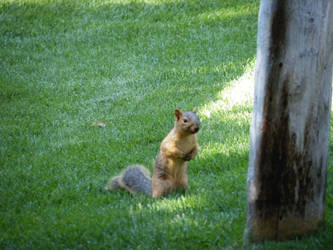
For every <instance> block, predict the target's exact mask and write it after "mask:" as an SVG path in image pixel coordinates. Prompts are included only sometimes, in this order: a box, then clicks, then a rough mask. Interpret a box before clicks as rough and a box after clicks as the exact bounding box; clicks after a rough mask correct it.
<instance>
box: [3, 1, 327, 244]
mask: <svg viewBox="0 0 333 250" xmlns="http://www.w3.org/2000/svg"><path fill="white" fill-rule="evenodd" d="M258 6H259V2H258V1H254V0H248V1H243V0H238V1H234V0H225V1H210V0H191V1H182V0H147V1H139V0H137V1H125V0H124V1H121V0H118V1H116V0H109V1H107V0H104V1H103V0H100V1H98V0H95V1H83V0H81V1H80V0H75V1H65V0H63V1H61V0H21V1H19V0H2V1H0V44H1V46H0V176H1V179H0V248H1V249H65V248H66V249H104V248H105V249H109V248H111V249H112V248H114V249H126V248H128V249H132V248H139V249H157V248H161V249H172V248H175V249H185V248H194V249H203V248H207V249H221V248H222V249H242V248H245V249H246V247H245V246H243V232H244V226H245V220H246V208H245V207H246V175H247V165H248V153H249V123H250V119H251V109H252V107H251V101H249V100H248V99H246V98H245V101H244V100H243V101H240V102H238V103H236V104H234V105H232V103H233V100H234V96H233V94H235V93H236V94H237V93H238V92H242V91H243V86H241V83H242V82H241V81H238V80H237V79H239V78H240V77H242V75H243V74H244V73H245V75H246V74H247V73H248V72H250V74H252V72H253V70H254V61H255V52H256V32H257V30H256V29H257V13H258ZM230 93H231V94H230ZM193 107H197V109H198V113H199V116H200V117H201V121H202V130H201V131H200V132H199V135H198V136H199V143H200V152H199V154H198V156H197V158H196V159H195V160H193V161H192V162H190V169H189V188H188V190H187V192H186V195H185V196H182V195H181V194H177V193H176V194H173V195H170V196H169V197H167V198H164V199H160V200H153V199H152V198H150V197H145V196H143V195H136V196H131V195H130V194H128V193H126V192H116V193H110V192H105V191H103V186H104V185H105V184H106V182H107V180H108V178H109V177H110V176H112V175H115V174H117V173H118V172H119V171H120V170H121V169H122V168H124V167H125V166H127V165H129V164H131V163H141V164H144V165H146V166H148V167H149V168H150V169H152V164H153V162H154V158H155V156H156V153H157V152H158V148H159V143H160V142H161V140H162V139H163V137H164V136H165V135H166V134H167V133H168V131H169V130H170V129H171V128H172V126H173V119H174V117H173V110H174V109H175V108H180V109H182V110H192V108H193ZM95 121H104V122H106V123H107V126H106V127H104V128H100V127H94V126H91V124H92V123H93V122H95ZM332 129H333V127H332ZM332 149H333V145H332V144H331V151H332ZM329 165H330V167H329V174H328V185H327V188H328V189H327V199H326V202H327V207H326V224H325V226H324V227H323V228H321V230H320V231H319V232H318V233H317V234H315V235H313V236H310V237H305V238H303V239H295V240H294V241H289V242H286V243H264V244H263V245H259V246H257V247H256V248H257V249H281V248H282V249H328V247H329V246H332V243H333V242H332V238H333V217H332V213H333V196H332V193H333V190H332V188H333V187H332V186H333V174H332V171H333V170H332V166H333V158H332V157H331V158H330V164H329Z"/></svg>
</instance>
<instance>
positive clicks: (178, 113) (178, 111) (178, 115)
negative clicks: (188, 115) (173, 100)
mask: <svg viewBox="0 0 333 250" xmlns="http://www.w3.org/2000/svg"><path fill="white" fill-rule="evenodd" d="M182 115H183V114H182V112H181V111H180V110H179V109H176V110H175V116H176V117H177V121H178V120H179V119H180V117H181V116H182Z"/></svg>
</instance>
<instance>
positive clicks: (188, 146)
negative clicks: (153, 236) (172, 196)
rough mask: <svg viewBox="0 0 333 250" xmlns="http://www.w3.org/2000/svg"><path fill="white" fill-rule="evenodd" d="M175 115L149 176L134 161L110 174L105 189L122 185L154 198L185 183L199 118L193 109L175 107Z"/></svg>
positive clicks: (195, 152)
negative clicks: (184, 110) (123, 168)
mask: <svg viewBox="0 0 333 250" xmlns="http://www.w3.org/2000/svg"><path fill="white" fill-rule="evenodd" d="M175 116H176V121H175V125H174V127H173V129H172V130H171V131H170V132H169V134H168V135H167V136H166V137H165V138H164V140H163V141H162V143H161V145H160V152H159V153H158V156H157V159H156V161H155V166H154V171H153V177H152V179H150V178H149V172H148V170H147V169H146V168H144V167H142V166H140V165H134V166H130V167H128V168H127V169H125V170H124V171H123V172H122V173H121V174H120V175H118V176H116V177H114V178H112V179H111V180H110V181H109V183H108V185H107V186H106V187H105V189H108V190H115V189H118V188H125V189H127V190H128V191H130V192H132V193H133V192H142V193H145V194H151V195H152V196H153V197H154V198H158V197H161V196H162V195H164V194H169V193H171V192H173V191H174V190H176V189H185V188H186V187H187V163H188V161H190V160H192V159H193V158H194V157H195V156H196V155H197V152H198V142H197V136H196V133H197V132H198V131H199V129H200V120H199V117H198V116H197V115H196V113H195V111H192V112H183V113H182V112H181V111H180V110H178V109H176V110H175Z"/></svg>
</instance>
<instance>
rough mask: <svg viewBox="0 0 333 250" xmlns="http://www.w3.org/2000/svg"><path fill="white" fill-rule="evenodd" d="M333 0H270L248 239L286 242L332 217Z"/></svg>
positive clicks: (260, 59) (263, 19) (263, 17)
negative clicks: (328, 205) (328, 197)
mask: <svg viewBox="0 0 333 250" xmlns="http://www.w3.org/2000/svg"><path fill="white" fill-rule="evenodd" d="M332 63H333V1H330V0H292V1H287V0H262V1H261V5H260V12H259V24H258V46H257V64H256V76H255V78H256V79H255V98H254V111H253V120H252V125H251V145H250V147H251V148H250V162H249V172H248V183H247V185H248V201H247V202H248V203H247V225H246V230H245V240H246V241H247V242H259V241H262V240H285V239H290V238H293V237H295V236H298V235H304V234H306V233H308V232H311V231H314V230H316V229H317V228H318V226H319V225H320V224H321V222H322V221H323V218H324V207H325V189H326V175H327V165H328V154H329V122H330V113H331V94H332Z"/></svg>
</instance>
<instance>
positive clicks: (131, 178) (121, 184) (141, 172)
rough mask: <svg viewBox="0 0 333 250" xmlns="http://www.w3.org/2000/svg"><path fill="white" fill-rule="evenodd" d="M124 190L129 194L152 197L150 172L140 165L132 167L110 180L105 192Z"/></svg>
mask: <svg viewBox="0 0 333 250" xmlns="http://www.w3.org/2000/svg"><path fill="white" fill-rule="evenodd" d="M121 188H123V189H126V190H128V191H129V192H131V193H137V192H139V193H143V194H147V195H152V188H151V178H150V172H149V170H148V169H147V168H145V167H144V166H141V165H132V166H129V167H128V168H126V169H124V170H123V171H122V172H121V173H120V174H119V175H117V176H115V177H113V178H111V179H110V180H109V182H108V184H107V185H106V186H105V190H117V189H121Z"/></svg>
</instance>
